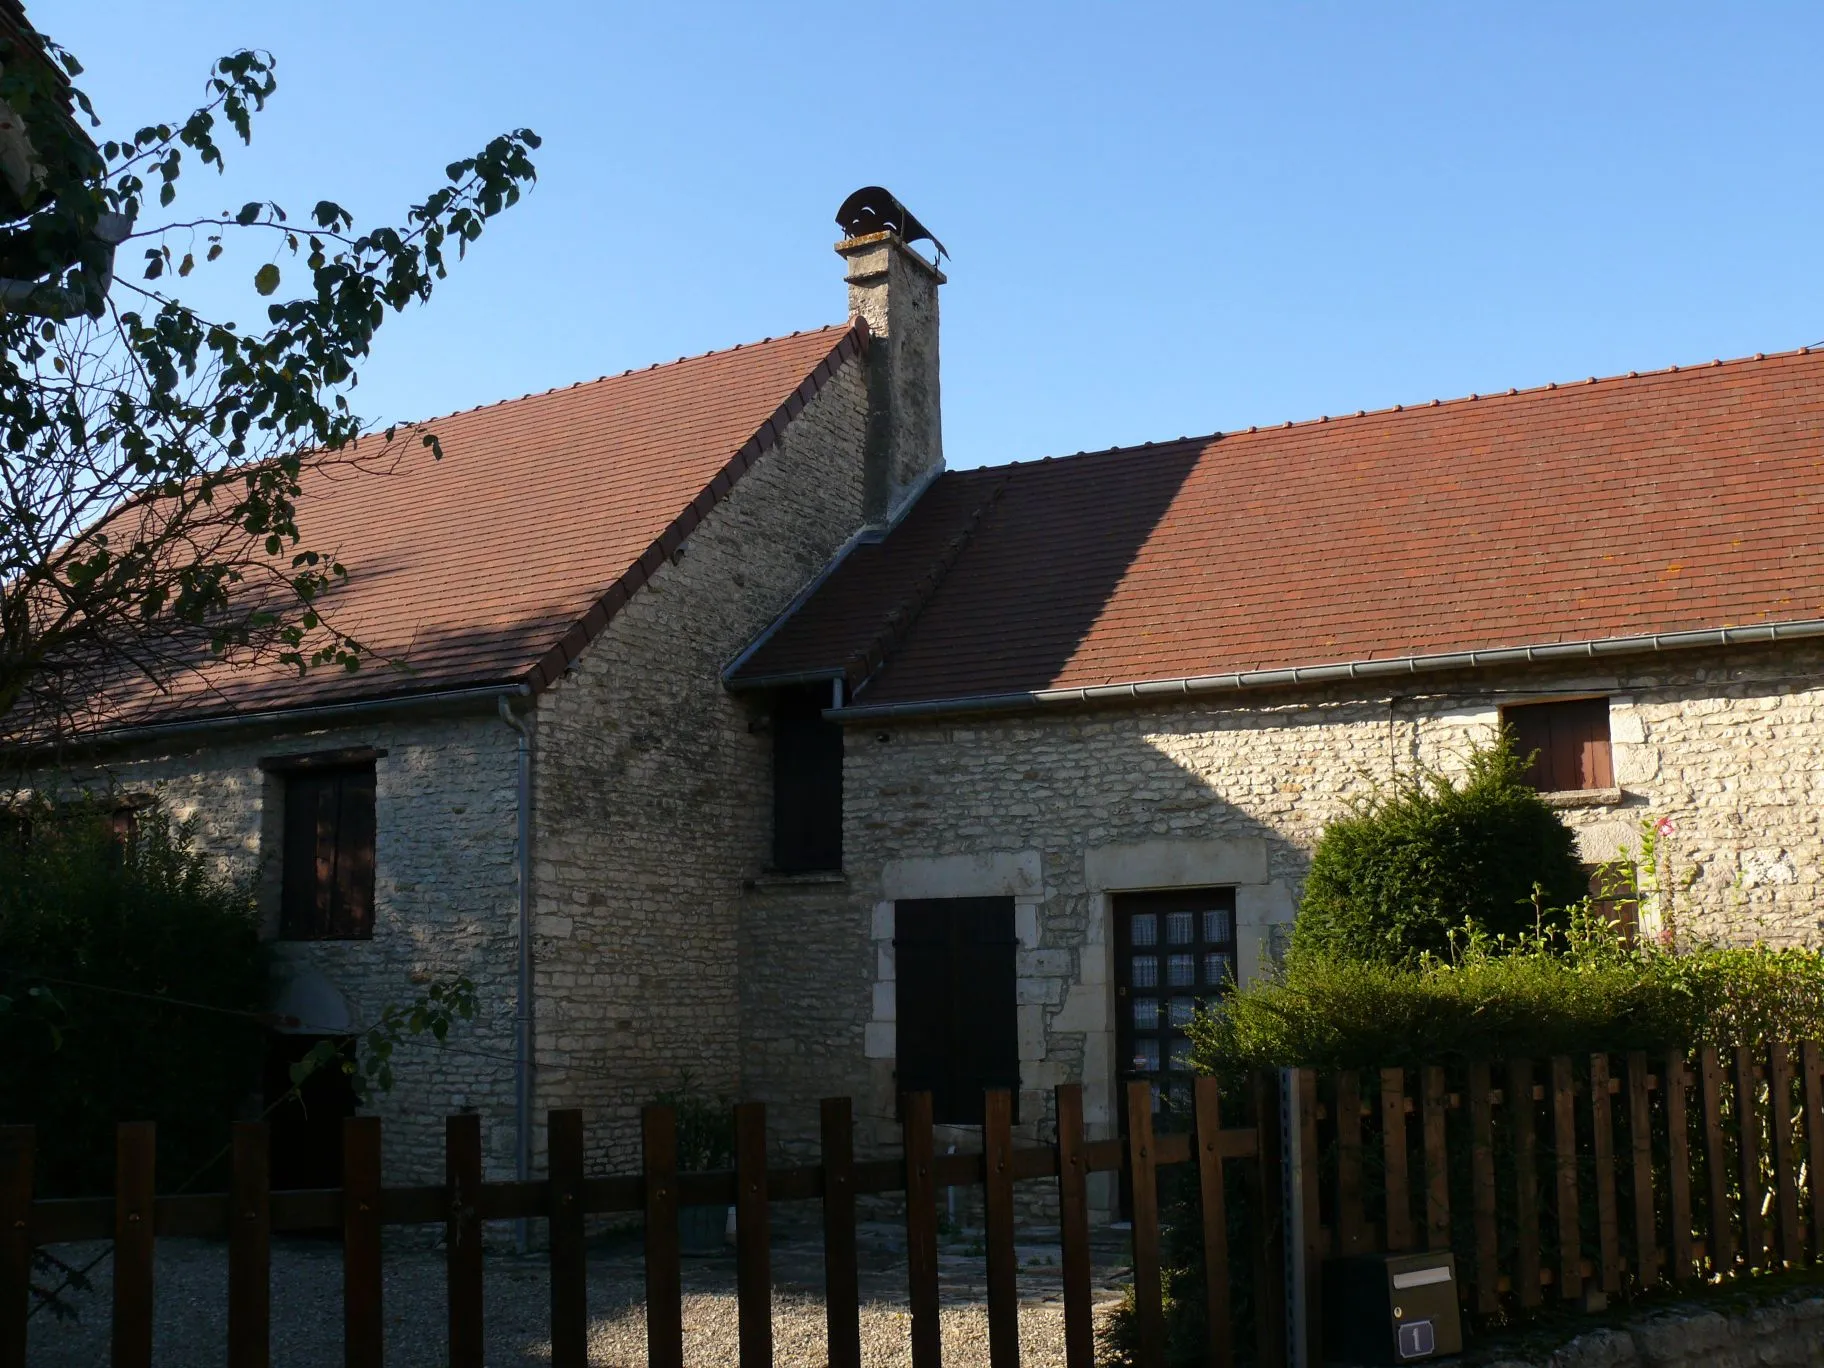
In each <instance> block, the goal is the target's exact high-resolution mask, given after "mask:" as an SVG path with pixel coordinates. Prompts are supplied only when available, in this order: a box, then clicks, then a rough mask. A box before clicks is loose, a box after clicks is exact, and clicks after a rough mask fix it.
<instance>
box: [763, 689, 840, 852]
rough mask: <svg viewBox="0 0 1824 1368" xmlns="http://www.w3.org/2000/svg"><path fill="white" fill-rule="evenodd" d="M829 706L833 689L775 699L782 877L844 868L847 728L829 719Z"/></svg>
mask: <svg viewBox="0 0 1824 1368" xmlns="http://www.w3.org/2000/svg"><path fill="white" fill-rule="evenodd" d="M829 705H830V689H829V686H828V685H827V684H817V685H810V686H807V687H805V688H802V689H781V690H780V691H779V692H778V694H776V695H775V696H774V699H773V713H772V730H773V868H774V869H776V870H778V871H779V872H780V873H782V874H810V873H817V872H823V871H830V870H839V869H841V868H842V728H841V727H840V726H838V725H837V724H836V723H834V722H831V721H829V720H828V719H826V718H825V717H824V715H823V710H824V709H825V708H827V707H828V706H829Z"/></svg>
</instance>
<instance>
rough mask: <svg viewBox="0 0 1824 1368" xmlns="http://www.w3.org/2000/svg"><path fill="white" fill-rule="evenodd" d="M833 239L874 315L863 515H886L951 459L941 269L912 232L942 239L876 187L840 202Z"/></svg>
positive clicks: (861, 309)
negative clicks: (941, 383) (942, 368)
mask: <svg viewBox="0 0 1824 1368" xmlns="http://www.w3.org/2000/svg"><path fill="white" fill-rule="evenodd" d="M836 221H837V223H839V224H841V225H842V227H843V229H844V230H845V231H847V232H848V233H849V234H850V235H849V236H848V237H847V238H845V239H844V240H843V241H841V242H839V243H837V244H836V252H837V255H839V256H840V257H842V259H843V262H844V263H845V266H846V268H847V269H846V270H845V272H844V279H845V280H847V282H848V286H849V313H850V314H851V315H854V314H860V315H861V316H862V317H863V318H865V319H866V320H867V322H868V329H869V331H870V332H871V333H872V334H873V345H872V346H871V347H870V348H869V352H868V365H869V371H868V450H867V456H866V461H867V465H866V482H865V504H864V510H863V511H864V514H865V516H866V517H867V520H868V521H869V522H870V523H885V522H887V521H889V520H891V519H892V518H893V517H894V516H895V515H897V514H898V513H899V511H900V510H901V509H902V508H903V507H904V505H905V503H906V500H907V499H908V498H909V497H910V496H911V495H913V494H915V493H916V492H917V491H918V490H919V489H922V488H923V487H924V485H925V483H926V481H927V480H928V479H929V478H930V477H931V476H932V475H934V474H936V473H937V472H938V471H940V470H942V469H943V468H944V426H943V407H942V403H941V397H940V394H939V390H938V352H937V336H938V329H937V287H938V286H940V285H942V284H943V283H944V273H943V272H942V271H940V270H938V269H937V267H936V266H935V265H934V264H933V263H932V262H930V261H927V260H926V259H925V258H924V257H923V256H921V255H920V254H919V253H918V252H916V251H914V250H913V249H912V248H911V247H910V246H909V245H907V244H908V241H917V240H919V239H921V238H923V239H928V240H929V241H930V242H931V244H932V246H933V247H935V248H936V250H937V254H938V256H940V257H941V256H942V255H943V254H944V251H943V247H942V245H941V244H939V243H938V241H937V239H936V238H934V237H932V236H931V235H930V233H929V232H927V231H926V230H925V228H924V225H923V224H921V223H919V221H918V220H917V219H916V218H913V217H912V215H911V214H909V213H907V212H906V210H905V207H904V206H903V205H901V204H900V203H899V201H898V200H896V199H894V198H893V197H892V196H891V195H889V194H887V193H886V191H884V190H881V189H880V188H879V187H877V186H870V187H868V188H867V189H865V190H858V191H856V192H855V194H853V195H851V196H849V198H848V199H847V200H845V201H844V202H843V206H842V209H841V210H840V211H839V212H838V213H837V216H836Z"/></svg>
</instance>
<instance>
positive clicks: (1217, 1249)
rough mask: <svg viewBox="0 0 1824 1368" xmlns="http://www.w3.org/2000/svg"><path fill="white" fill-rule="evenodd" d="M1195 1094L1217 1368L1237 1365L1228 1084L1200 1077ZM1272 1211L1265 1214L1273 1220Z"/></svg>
mask: <svg viewBox="0 0 1824 1368" xmlns="http://www.w3.org/2000/svg"><path fill="white" fill-rule="evenodd" d="M1194 1086H1195V1092H1194V1098H1193V1100H1194V1103H1195V1107H1196V1113H1197V1180H1198V1192H1199V1196H1200V1197H1201V1198H1202V1208H1203V1286H1204V1300H1205V1302H1206V1303H1207V1306H1208V1313H1207V1315H1206V1317H1205V1319H1206V1320H1207V1321H1208V1325H1209V1340H1208V1347H1207V1348H1206V1350H1205V1352H1204V1358H1205V1361H1206V1362H1207V1363H1209V1364H1210V1365H1211V1366H1212V1368H1230V1365H1232V1364H1233V1363H1234V1362H1235V1346H1234V1339H1235V1325H1234V1317H1233V1316H1232V1314H1231V1312H1230V1307H1229V1206H1228V1200H1227V1198H1228V1194H1227V1193H1226V1192H1224V1191H1223V1185H1222V1179H1223V1173H1222V1086H1221V1084H1219V1083H1218V1082H1217V1081H1216V1079H1214V1078H1213V1077H1211V1076H1210V1075H1209V1074H1199V1075H1198V1076H1197V1081H1196V1084H1195V1085H1194ZM1268 1216H1269V1213H1267V1212H1264V1211H1263V1212H1262V1213H1261V1218H1262V1219H1263V1220H1264V1219H1267V1218H1268Z"/></svg>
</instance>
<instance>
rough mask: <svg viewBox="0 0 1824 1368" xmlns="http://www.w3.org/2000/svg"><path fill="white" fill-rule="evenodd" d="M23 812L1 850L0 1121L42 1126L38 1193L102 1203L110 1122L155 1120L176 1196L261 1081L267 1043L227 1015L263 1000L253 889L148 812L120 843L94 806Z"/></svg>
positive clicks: (256, 1030)
mask: <svg viewBox="0 0 1824 1368" xmlns="http://www.w3.org/2000/svg"><path fill="white" fill-rule="evenodd" d="M31 816H32V821H31V823H30V827H29V834H26V832H25V831H24V830H21V829H17V828H16V829H15V830H14V831H13V833H12V834H11V836H10V837H9V838H7V839H3V840H0V999H4V1001H3V1002H0V1008H4V1010H0V1123H19V1122H26V1123H31V1124H34V1125H36V1126H37V1127H38V1129H39V1134H40V1136H41V1141H40V1143H39V1146H38V1156H39V1157H38V1167H39V1177H38V1187H39V1190H40V1191H41V1192H46V1193H50V1194H56V1195H64V1194H71V1193H85V1192H108V1191H111V1190H112V1186H113V1172H114V1125H115V1123H116V1122H117V1121H137V1120H147V1121H155V1122H157V1123H158V1139H159V1154H158V1163H159V1171H160V1174H161V1180H160V1186H161V1189H162V1188H167V1187H175V1186H176V1185H177V1184H179V1183H182V1182H183V1181H185V1180H186V1179H189V1178H191V1177H192V1175H193V1174H195V1173H196V1171H197V1169H198V1168H200V1167H201V1166H202V1165H203V1164H205V1163H207V1162H208V1161H209V1160H210V1159H211V1158H212V1156H214V1155H215V1154H216V1153H217V1152H218V1151H220V1149H221V1148H222V1146H223V1144H224V1143H225V1141H226V1138H227V1131H228V1123H229V1121H230V1120H231V1119H232V1118H233V1117H235V1116H237V1115H240V1114H244V1111H245V1106H246V1104H247V1102H248V1101H249V1100H250V1099H252V1098H253V1097H254V1096H255V1095H256V1091H257V1089H258V1087H259V1082H260V1065H261V1060H262V1057H263V1050H264V1032H263V1029H262V1027H261V1026H260V1024H259V1023H258V1022H257V1021H255V1020H253V1019H251V1018H250V1017H247V1016H241V1015H235V1014H236V1013H243V1012H260V1011H264V1010H265V1009H266V1005H267V1003H266V999H267V994H268V986H267V952H266V950H265V948H264V947H263V946H262V945H261V943H260V939H259V931H258V925H257V923H256V921H255V917H254V908H253V899H252V896H251V893H250V891H249V890H248V889H247V888H245V887H242V886H240V885H237V884H234V883H231V882H229V881H227V880H224V879H222V878H221V877H219V876H218V875H217V874H216V873H215V872H214V870H213V869H212V867H211V866H210V864H209V862H208V861H206V860H205V858H204V857H203V856H202V855H200V854H199V853H197V852H196V850H195V849H194V847H193V845H192V841H191V832H190V830H189V828H187V827H185V826H182V825H179V824H176V823H173V822H172V821H171V820H170V819H169V818H168V816H167V815H166V814H165V813H164V812H163V811H162V810H161V809H159V808H158V807H156V806H154V807H151V808H146V809H142V810H141V811H140V813H139V814H138V821H137V824H136V829H135V830H134V832H133V833H132V834H131V835H130V836H129V837H128V838H127V839H126V840H125V841H124V842H123V841H122V840H121V839H120V838H118V837H117V836H116V835H115V834H114V831H113V830H112V827H111V824H110V821H109V818H108V816H107V814H106V813H104V812H102V811H99V810H87V809H84V810H78V811H71V810H69V809H59V810H56V811H51V810H49V809H46V810H43V811H40V812H35V813H33V814H31ZM53 980H56V981H53ZM78 985H80V986H78ZM128 994H132V995H135V996H128ZM139 995H144V996H139ZM147 997H167V998H172V999H180V1000H182V1001H184V1002H186V1003H195V1004H200V1006H197V1007H174V1006H161V1005H159V1004H158V1003H157V1002H154V1001H148V1000H147ZM212 1007H213V1008H224V1009H227V1010H226V1011H225V1012H223V1011H211V1010H207V1008H212ZM197 1176H198V1178H199V1179H200V1178H201V1176H202V1175H200V1174H198V1175H197ZM213 1176H214V1178H215V1179H216V1180H217V1181H219V1180H220V1178H221V1174H220V1173H217V1174H215V1175H213Z"/></svg>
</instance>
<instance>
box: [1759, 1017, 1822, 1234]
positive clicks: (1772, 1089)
mask: <svg viewBox="0 0 1824 1368" xmlns="http://www.w3.org/2000/svg"><path fill="white" fill-rule="evenodd" d="M1767 1099H1768V1106H1767V1129H1768V1132H1769V1134H1770V1135H1771V1136H1772V1138H1773V1177H1774V1193H1775V1202H1774V1212H1775V1214H1776V1215H1777V1216H1778V1218H1779V1223H1780V1238H1779V1254H1778V1257H1777V1258H1776V1259H1775V1261H1774V1262H1775V1265H1776V1266H1778V1265H1779V1264H1781V1263H1788V1264H1793V1265H1798V1264H1801V1263H1803V1262H1804V1261H1805V1232H1804V1231H1803V1230H1801V1229H1800V1228H1799V1181H1798V1172H1797V1168H1798V1165H1797V1164H1796V1163H1795V1159H1796V1156H1795V1155H1794V1154H1793V1143H1792V1047H1791V1046H1790V1045H1785V1044H1781V1043H1778V1042H1776V1043H1774V1044H1771V1045H1769V1046H1768V1047H1767ZM1814 1181H1815V1180H1814Z"/></svg>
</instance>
